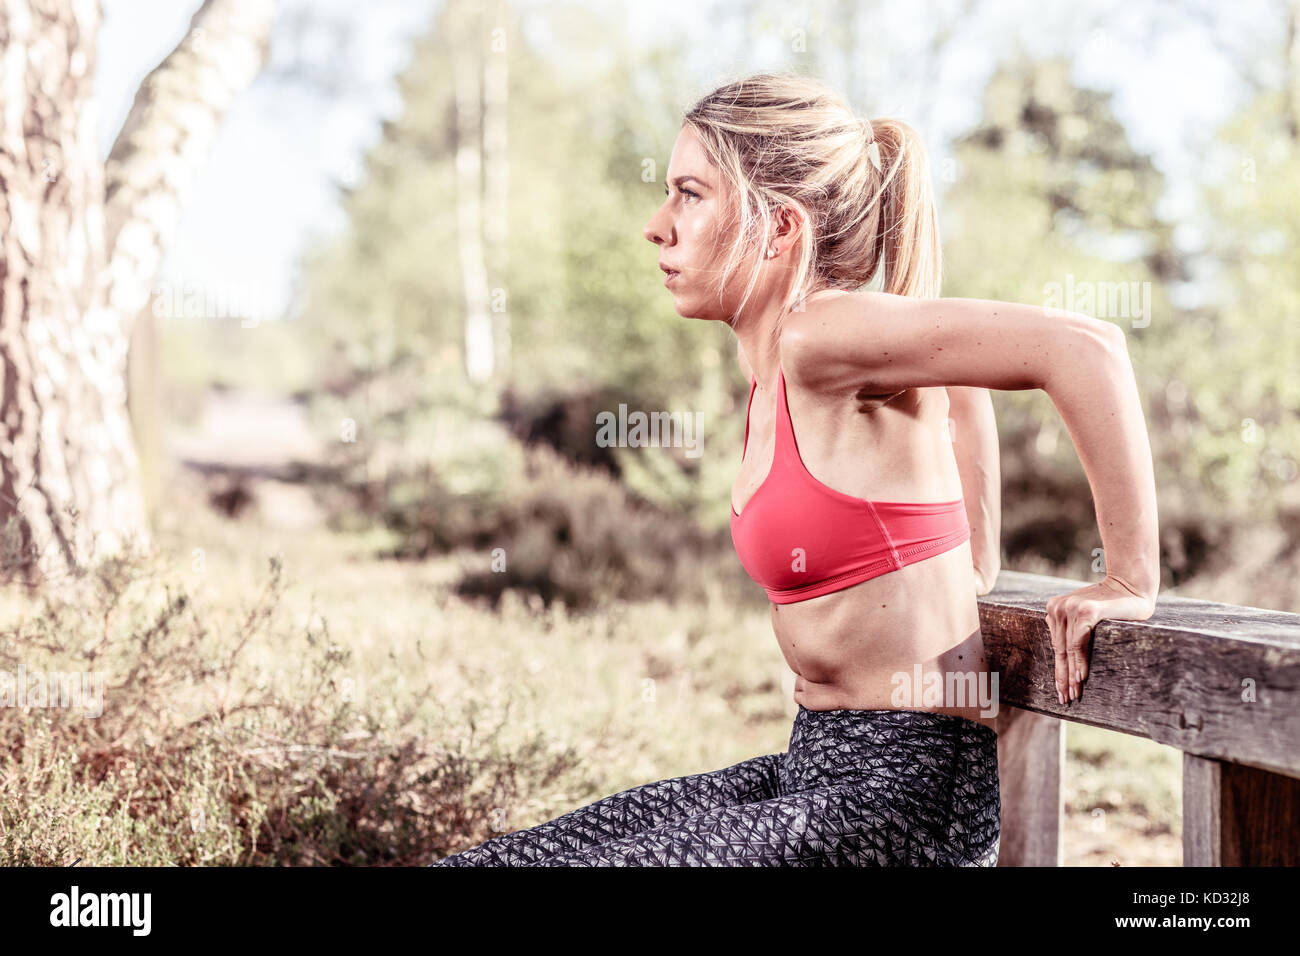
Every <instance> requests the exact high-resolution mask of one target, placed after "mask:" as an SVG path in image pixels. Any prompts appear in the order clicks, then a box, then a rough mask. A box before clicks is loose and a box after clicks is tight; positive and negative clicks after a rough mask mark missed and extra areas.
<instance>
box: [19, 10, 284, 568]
mask: <svg viewBox="0 0 1300 956" xmlns="http://www.w3.org/2000/svg"><path fill="white" fill-rule="evenodd" d="M272 9H273V4H272V0H208V2H206V3H205V4H204V5H203V7H202V8H201V9H200V10H199V12H198V14H196V15H195V18H194V22H193V23H192V24H191V26H192V28H194V29H192V30H191V33H190V34H189V35H188V36H187V37H186V40H185V41H184V42H183V43H182V44H181V46H180V47H178V49H177V51H176V52H175V53H173V54H172V55H171V56H170V57H168V60H167V61H166V62H164V64H163V65H162V66H160V67H159V68H158V70H155V71H154V73H153V74H151V75H150V77H149V78H148V79H147V80H146V81H145V83H144V84H143V86H142V89H141V94H140V96H138V97H137V99H136V103H135V105H134V107H133V108H132V111H131V115H130V116H129V117H128V119H127V123H126V125H125V126H124V128H123V131H122V134H121V135H120V136H119V138H118V142H117V144H116V145H115V146H114V148H113V158H112V159H111V161H110V180H111V183H112V189H111V190H110V194H109V196H108V202H107V204H106V202H105V167H104V164H103V163H102V162H101V161H100V159H99V150H98V147H97V143H96V141H95V129H96V122H95V120H96V113H95V110H94V103H93V100H92V87H93V77H94V64H95V40H96V35H97V32H98V28H99V5H98V3H79V4H62V3H57V2H53V0H4V2H3V4H0V237H2V238H0V579H3V580H18V581H21V582H23V583H26V584H37V583H40V582H42V581H44V580H47V579H48V578H50V577H51V576H57V575H59V574H62V573H66V572H70V571H74V570H76V569H79V568H82V567H84V566H85V565H86V564H87V563H89V562H90V561H91V560H93V559H96V558H99V557H105V556H108V555H112V554H117V553H120V552H122V551H124V550H127V549H129V548H131V546H132V545H137V546H139V547H142V548H143V547H146V546H147V545H148V542H149V535H148V529H147V522H146V520H145V514H144V504H143V500H142V496H141V491H140V482H139V465H138V461H137V456H136V449H135V446H134V444H133V441H132V435H131V427H130V421H129V418H128V413H127V396H126V383H127V347H128V341H129V333H130V323H131V319H132V318H133V317H134V315H135V312H136V311H137V310H138V309H139V308H140V307H141V306H143V305H144V304H145V302H147V300H148V296H149V285H150V283H151V282H152V280H153V278H154V272H155V271H156V269H157V265H158V262H159V261H160V259H161V255H162V249H163V248H164V247H165V243H166V242H167V241H168V240H169V239H170V238H171V235H172V233H173V232H174V230H175V227H176V223H177V220H178V219H179V208H180V206H181V204H182V202H183V199H184V198H185V196H186V194H187V193H188V189H189V186H190V178H189V177H190V175H191V173H190V170H192V166H193V163H194V162H195V160H196V151H197V150H198V149H199V148H200V147H203V146H205V144H206V142H207V141H210V139H211V135H210V134H211V126H212V123H213V122H215V121H214V120H212V119H211V118H212V117H219V116H220V115H221V113H223V112H224V110H225V108H226V106H227V105H228V103H229V100H230V98H231V96H232V95H233V93H234V91H235V89H236V88H237V86H238V85H240V84H242V83H246V82H247V81H248V80H250V79H251V78H252V73H253V72H255V65H254V66H253V68H252V69H251V71H250V60H249V52H248V51H249V50H250V49H253V48H256V49H258V50H262V49H264V47H265V41H266V34H265V33H263V35H262V36H261V39H260V40H258V41H256V42H253V43H252V44H251V46H250V44H249V43H248V42H242V41H241V42H233V43H229V44H227V45H226V46H224V47H221V48H220V49H216V50H213V51H211V52H210V53H208V54H207V55H199V54H197V52H196V53H195V54H193V55H191V54H189V53H186V52H185V51H186V47H187V45H188V46H189V47H193V46H194V45H195V41H196V38H197V40H198V45H199V47H202V46H204V45H205V44H206V43H207V42H208V41H220V40H222V39H223V38H224V37H225V36H227V35H230V36H233V35H234V34H238V33H240V32H241V31H242V32H244V33H245V34H247V33H248V32H250V31H255V30H259V29H264V30H266V31H269V26H270V17H269V11H271V10H272ZM199 24H204V26H205V27H208V29H199V28H198V25H199ZM259 56H260V55H259ZM187 57H190V58H191V60H192V63H191V65H190V67H189V68H188V69H186V70H181V71H179V72H178V73H177V74H176V76H189V77H190V78H191V82H190V83H189V85H188V86H184V85H183V84H181V83H179V82H178V81H176V80H173V79H171V76H170V74H169V73H168V71H167V67H168V65H169V64H177V63H180V62H183V61H184V60H185V59H186V58H187ZM195 57H197V59H196V58H195ZM218 62H220V66H219V67H218V66H215V64H217V63H218ZM258 62H260V58H259V60H258ZM200 75H201V76H202V80H203V82H202V83H201V84H200V83H199V82H198V80H199V77H200ZM163 90H171V91H174V92H171V93H170V95H164V94H163V93H162V91H163ZM150 91H152V92H150ZM159 102H167V103H170V104H171V105H172V106H173V107H174V108H173V109H172V110H171V111H165V110H163V111H160V110H157V109H155V107H156V106H157V104H158V103H159ZM182 109H183V110H184V115H183V116H182V115H181V112H182ZM163 129H170V139H168V138H167V137H166V136H161V135H157V134H158V133H159V131H160V130H163ZM205 132H206V134H207V140H205V139H204V136H205ZM145 198H147V199H148V200H149V202H148V203H147V204H146V203H144V202H143V201H142V200H144V199H145ZM155 199H156V200H157V204H156V205H155ZM146 206H147V209H146ZM106 222H107V229H106Z"/></svg>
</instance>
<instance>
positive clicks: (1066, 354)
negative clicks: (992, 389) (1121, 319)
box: [1038, 312, 1129, 395]
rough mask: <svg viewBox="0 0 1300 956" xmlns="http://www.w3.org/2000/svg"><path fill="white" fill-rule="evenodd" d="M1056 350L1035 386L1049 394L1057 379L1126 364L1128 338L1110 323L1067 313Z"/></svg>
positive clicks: (1079, 314)
mask: <svg viewBox="0 0 1300 956" xmlns="http://www.w3.org/2000/svg"><path fill="white" fill-rule="evenodd" d="M1061 329H1062V333H1061V337H1060V338H1059V339H1058V340H1057V341H1058V342H1059V343H1060V348H1059V349H1057V350H1056V351H1055V354H1054V355H1053V356H1052V358H1051V360H1050V361H1049V362H1048V363H1047V367H1046V368H1044V369H1043V371H1042V374H1041V375H1040V376H1039V382H1038V387H1039V388H1040V389H1042V390H1043V391H1044V392H1047V393H1048V394H1049V395H1050V394H1051V393H1052V391H1053V387H1054V383H1055V382H1057V381H1058V380H1059V378H1060V376H1062V375H1063V374H1064V375H1070V374H1076V375H1077V374H1083V375H1086V374H1089V372H1090V371H1095V370H1096V369H1098V368H1102V367H1106V366H1110V365H1111V364H1112V363H1114V362H1116V361H1120V362H1123V363H1124V364H1128V361H1129V358H1128V339H1127V338H1126V337H1125V335H1124V330H1123V329H1122V328H1120V327H1119V326H1118V325H1116V324H1115V323H1113V322H1107V321H1105V320H1104V319H1094V318H1093V317H1092V316H1090V315H1088V314H1086V313H1083V312H1071V313H1069V314H1067V315H1066V317H1065V318H1064V320H1063V321H1062V325H1061Z"/></svg>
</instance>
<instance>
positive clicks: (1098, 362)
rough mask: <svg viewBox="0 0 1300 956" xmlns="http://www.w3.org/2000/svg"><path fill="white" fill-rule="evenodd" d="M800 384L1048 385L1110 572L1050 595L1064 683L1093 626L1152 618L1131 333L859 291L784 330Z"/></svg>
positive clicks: (1154, 565) (1048, 312)
mask: <svg viewBox="0 0 1300 956" xmlns="http://www.w3.org/2000/svg"><path fill="white" fill-rule="evenodd" d="M782 347H783V349H785V350H786V351H787V352H791V353H795V352H797V353H799V354H800V355H801V357H802V361H800V362H799V365H800V367H801V369H802V370H804V374H803V376H802V377H803V378H804V379H805V380H804V381H802V382H801V384H802V385H803V386H804V387H805V388H813V389H815V390H819V391H823V392H826V393H828V394H835V393H837V392H846V393H848V394H854V393H855V392H857V391H859V390H861V389H863V388H868V389H870V390H871V392H872V393H873V394H874V393H887V392H895V391H898V390H899V389H903V388H920V387H926V386H936V385H942V386H947V387H952V386H968V387H979V388H997V389H1007V390H1021V389H1031V388H1037V389H1042V390H1043V391H1045V392H1046V393H1047V395H1048V397H1049V398H1051V400H1052V403H1053V404H1054V405H1055V406H1056V410H1057V411H1058V412H1059V413H1060V415H1061V418H1062V419H1064V421H1065V425H1066V428H1067V429H1068V430H1069V432H1070V438H1071V439H1072V440H1073V442H1074V447H1075V450H1076V451H1077V453H1078V455H1079V458H1080V460H1081V462H1082V463H1083V470H1084V472H1085V474H1086V475H1087V478H1088V483H1089V485H1090V486H1091V489H1092V497H1093V502H1094V504H1095V506H1096V512H1097V524H1098V528H1099V530H1100V532H1101V544H1102V548H1103V551H1104V555H1105V564H1106V576H1105V578H1104V579H1102V580H1101V581H1099V582H1097V583H1096V584H1090V585H1088V586H1086V587H1082V588H1079V589H1078V590H1075V591H1071V592H1070V593H1069V594H1065V595H1061V596H1059V597H1053V598H1050V599H1049V600H1048V602H1047V626H1048V631H1049V632H1050V635H1051V639H1052V648H1053V651H1054V655H1055V670H1056V688H1057V695H1058V697H1059V698H1060V700H1061V702H1062V703H1064V702H1065V699H1066V696H1067V695H1068V696H1069V699H1070V700H1075V699H1077V698H1078V696H1079V690H1080V684H1081V683H1082V681H1084V680H1086V679H1087V677H1088V646H1089V643H1090V642H1091V640H1092V628H1093V626H1094V625H1096V624H1097V622H1098V621H1101V620H1105V619H1112V620H1122V621H1145V620H1146V619H1147V618H1149V617H1151V615H1152V614H1153V613H1154V612H1155V606H1156V592H1157V590H1159V587H1160V539H1159V533H1158V528H1157V512H1156V485H1155V473H1154V467H1153V464H1152V460H1151V445H1150V440H1149V438H1148V436H1147V427H1146V419H1145V418H1144V416H1143V410H1142V402H1141V398H1140V396H1139V395H1138V389H1137V381H1136V378H1135V376H1134V374H1133V365H1132V362H1131V361H1130V360H1129V355H1128V340H1127V338H1125V335H1124V331H1123V330H1122V329H1121V328H1120V327H1119V326H1117V325H1113V324H1111V323H1109V322H1104V321H1101V320H1098V319H1094V318H1092V317H1091V316H1088V315H1085V314H1083V313H1081V312H1071V311H1061V310H1059V309H1052V308H1047V307H1044V306H1032V305H1022V304H1019V303H1014V302H999V301H994V300H990V299H964V298H943V299H922V298H916V297H912V296H900V295H890V294H887V293H882V292H859V293H856V294H854V295H851V296H841V297H839V298H838V299H831V300H828V301H827V302H826V303H825V304H824V306H823V309H822V310H821V312H820V313H819V314H818V315H817V316H816V317H813V316H812V315H811V313H809V314H808V315H807V316H806V317H804V318H803V319H802V321H799V322H797V324H796V325H795V326H794V327H792V328H790V329H788V330H787V332H786V333H785V334H784V335H783V337H782Z"/></svg>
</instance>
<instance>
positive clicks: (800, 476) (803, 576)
mask: <svg viewBox="0 0 1300 956" xmlns="http://www.w3.org/2000/svg"><path fill="white" fill-rule="evenodd" d="M778 372H779V374H780V388H779V389H778V390H777V416H776V451H775V452H774V454H773V459H772V468H771V470H770V471H769V472H768V475H767V478H765V479H764V480H763V483H762V484H761V485H759V486H758V490H757V491H756V492H754V495H753V497H752V498H750V499H749V503H748V504H746V505H745V511H744V513H743V514H736V508H735V506H734V505H732V507H731V540H732V543H733V544H734V545H735V547H736V553H737V555H739V557H740V563H741V564H742V565H743V566H744V568H745V571H746V572H747V573H748V574H749V576H750V577H751V578H753V579H754V580H755V581H756V582H758V583H759V584H761V585H762V586H763V587H764V589H766V591H767V596H768V598H769V599H770V600H771V601H772V603H774V604H793V603H794V602H796V601H806V600H808V599H809V598H815V597H820V596H821V595H823V594H830V593H831V592H833V591H839V590H842V589H844V588H847V587H851V586H852V585H854V584H857V583H859V582H861V581H865V580H867V579H868V578H874V577H877V576H879V575H881V574H886V573H888V572H890V571H896V570H898V569H899V568H901V567H903V566H904V565H908V564H915V563H916V562H917V561H921V560H924V559H925V558H928V557H931V556H933V555H935V554H939V553H941V552H943V551H948V550H950V549H951V548H955V547H957V546H958V545H959V544H961V543H962V542H963V541H966V540H968V539H969V538H970V524H969V522H968V521H967V520H966V506H965V500H964V499H962V498H958V499H956V500H955V501H935V502H907V501H868V500H866V499H865V498H854V497H852V496H851V495H846V494H843V493H842V492H839V491H836V490H834V489H833V488H828V487H827V486H826V485H824V484H822V483H821V482H820V481H818V480H817V479H816V478H814V477H813V476H812V475H811V474H809V472H808V470H807V469H806V468H805V467H804V464H803V459H802V458H800V456H799V447H798V445H797V444H796V443H795V439H794V426H793V424H792V423H791V422H790V409H789V407H788V406H787V405H786V394H785V372H784V370H782V369H780V366H778ZM757 384H758V382H757V379H755V380H753V381H751V382H750V386H749V407H747V408H746V409H745V446H744V449H743V450H742V451H741V461H742V462H743V461H744V460H745V453H746V452H747V451H748V450H749V409H750V408H752V407H753V404H754V389H755V387H756V386H757Z"/></svg>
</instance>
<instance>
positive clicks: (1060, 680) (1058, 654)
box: [1047, 617, 1070, 707]
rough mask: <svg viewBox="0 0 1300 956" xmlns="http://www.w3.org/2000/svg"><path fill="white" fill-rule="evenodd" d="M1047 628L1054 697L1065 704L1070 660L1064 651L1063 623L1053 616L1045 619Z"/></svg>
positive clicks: (1062, 704)
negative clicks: (1054, 680) (1053, 680)
mask: <svg viewBox="0 0 1300 956" xmlns="http://www.w3.org/2000/svg"><path fill="white" fill-rule="evenodd" d="M1047 629H1048V631H1049V632H1050V633H1051V636H1052V667H1053V670H1054V671H1055V678H1056V697H1057V699H1058V700H1059V701H1060V702H1061V706H1063V707H1064V706H1065V694H1066V691H1067V690H1068V689H1069V683H1068V679H1069V674H1070V662H1069V658H1068V657H1067V656H1066V651H1065V632H1064V624H1063V623H1061V622H1060V621H1058V620H1057V619H1056V618H1055V617H1049V618H1048V619H1047Z"/></svg>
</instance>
